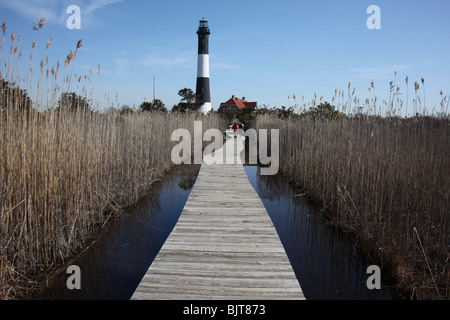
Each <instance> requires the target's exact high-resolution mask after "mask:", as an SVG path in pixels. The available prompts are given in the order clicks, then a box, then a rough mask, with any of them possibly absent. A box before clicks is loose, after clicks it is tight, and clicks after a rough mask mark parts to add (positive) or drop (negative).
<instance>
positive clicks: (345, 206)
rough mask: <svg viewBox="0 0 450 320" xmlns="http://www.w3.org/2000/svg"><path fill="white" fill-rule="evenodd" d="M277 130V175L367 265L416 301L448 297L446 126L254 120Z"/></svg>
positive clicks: (421, 121)
mask: <svg viewBox="0 0 450 320" xmlns="http://www.w3.org/2000/svg"><path fill="white" fill-rule="evenodd" d="M257 127H258V128H278V129H280V170H281V171H282V172H283V174H285V175H286V176H288V177H289V178H290V180H291V181H292V182H293V183H294V184H295V185H296V186H297V187H299V188H302V189H304V191H303V192H307V193H308V194H309V195H310V196H311V197H312V198H314V199H316V201H319V202H320V203H322V204H323V207H324V209H326V210H325V212H326V213H327V215H328V217H329V218H330V219H331V222H332V223H333V224H335V225H337V226H339V227H340V228H342V229H343V230H345V231H346V232H347V233H349V234H350V235H351V236H352V237H354V239H355V241H356V242H357V243H358V244H359V247H360V248H362V249H364V250H366V251H367V252H368V253H369V254H370V256H371V259H372V260H371V261H373V264H378V265H381V266H386V267H387V269H390V270H392V272H393V273H394V274H395V276H396V279H397V281H398V284H399V287H401V288H402V289H407V292H409V294H411V295H412V294H414V295H415V296H417V297H419V298H447V299H448V298H449V297H450V275H449V268H450V261H449V260H450V243H449V241H450V238H449V237H450V217H449V208H450V197H449V195H450V166H449V159H450V149H449V145H450V122H449V121H448V119H440V120H439V119H434V118H429V117H418V118H410V119H399V118H390V119H389V118H388V119H381V118H379V117H363V118H361V117H360V118H356V119H355V118H354V119H341V120H335V121H325V120H324V121H313V120H308V119H302V118H291V119H288V120H280V119H278V118H276V117H274V116H269V115H265V116H259V117H258V118H257Z"/></svg>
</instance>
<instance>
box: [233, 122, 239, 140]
mask: <svg viewBox="0 0 450 320" xmlns="http://www.w3.org/2000/svg"><path fill="white" fill-rule="evenodd" d="M238 128H239V127H238V125H237V124H236V122H235V123H234V125H233V131H234V137H235V138H236V130H237V129H238Z"/></svg>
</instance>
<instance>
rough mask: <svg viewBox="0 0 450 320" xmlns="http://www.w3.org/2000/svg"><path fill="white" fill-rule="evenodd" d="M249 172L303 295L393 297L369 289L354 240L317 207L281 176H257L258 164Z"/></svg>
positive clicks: (321, 296) (355, 297) (251, 167)
mask: <svg viewBox="0 0 450 320" xmlns="http://www.w3.org/2000/svg"><path fill="white" fill-rule="evenodd" d="M245 170H246V172H247V176H248V178H249V180H250V182H251V183H252V185H253V187H254V188H255V190H256V191H257V193H258V195H259V196H260V198H261V200H262V202H263V203H264V206H265V207H266V210H267V212H268V213H269V215H270V217H271V219H272V221H273V223H274V225H275V228H276V229H277V232H278V235H279V236H280V239H281V242H282V243H283V245H284V248H285V250H286V253H287V254H288V256H289V259H290V261H291V264H292V266H293V268H294V271H295V273H296V275H297V279H298V280H299V282H300V285H301V287H302V289H303V292H304V294H305V297H306V299H333V300H337V299H353V300H356V299H367V300H368V299H392V296H391V294H390V292H389V291H388V290H387V289H386V287H384V288H383V282H382V289H381V290H369V289H368V288H367V286H366V281H367V278H368V277H369V276H370V275H368V274H367V273H366V270H367V267H368V266H369V265H371V264H372V263H370V261H366V260H365V259H364V257H362V256H361V255H360V254H358V252H357V250H356V249H355V246H354V243H353V242H352V241H351V239H349V238H348V237H346V236H345V235H344V234H343V233H341V232H338V231H337V230H335V229H333V228H331V227H329V226H327V225H326V224H325V223H324V221H323V220H322V219H321V217H320V210H319V208H318V207H317V206H314V205H313V204H311V203H309V202H308V201H307V200H306V199H304V198H303V197H299V196H296V195H295V190H294V189H293V187H292V186H291V185H290V184H289V183H288V182H287V180H286V179H283V178H282V176H280V175H275V176H261V175H259V167H257V166H246V167H245Z"/></svg>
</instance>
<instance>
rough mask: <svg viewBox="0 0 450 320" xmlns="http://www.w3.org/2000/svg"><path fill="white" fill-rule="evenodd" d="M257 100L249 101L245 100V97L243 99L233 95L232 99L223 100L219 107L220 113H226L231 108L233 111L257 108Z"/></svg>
mask: <svg viewBox="0 0 450 320" xmlns="http://www.w3.org/2000/svg"><path fill="white" fill-rule="evenodd" d="M256 104H257V103H256V102H248V101H247V100H245V97H243V98H242V99H239V98H236V96H234V95H233V96H232V97H231V99H230V100H228V101H227V102H222V103H221V104H220V107H219V113H220V114H225V113H226V112H227V110H231V111H233V112H241V111H242V110H244V109H247V108H250V109H256Z"/></svg>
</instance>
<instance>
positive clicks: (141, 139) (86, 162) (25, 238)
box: [0, 20, 220, 299]
mask: <svg viewBox="0 0 450 320" xmlns="http://www.w3.org/2000/svg"><path fill="white" fill-rule="evenodd" d="M43 25H44V24H43V20H42V21H40V22H39V23H36V26H35V29H36V30H37V31H38V30H39V29H40V28H41V27H43ZM2 29H3V31H4V33H3V38H2V53H1V55H2V58H1V59H2V66H3V58H4V54H3V46H4V43H5V34H6V26H5V25H3V26H2ZM11 41H12V44H11V48H12V50H11V54H10V56H9V58H8V59H9V60H8V61H7V62H5V63H6V66H7V67H6V69H2V74H1V78H2V79H4V80H5V81H3V82H2V88H1V97H2V99H1V100H0V112H1V113H0V141H1V144H0V200H1V202H0V231H1V232H0V263H1V264H0V299H17V298H28V297H30V296H31V294H32V292H33V289H35V288H37V287H39V286H40V285H41V281H42V280H43V279H45V274H46V273H47V272H48V271H49V270H52V269H54V268H56V267H57V266H59V265H61V264H62V263H64V262H65V261H67V260H68V259H70V257H71V256H72V254H73V253H74V252H76V251H77V250H79V249H80V248H81V247H83V246H85V245H86V243H88V242H89V241H91V240H92V239H90V237H92V235H93V234H94V233H95V230H98V229H99V228H102V227H103V226H104V225H105V224H106V223H107V222H108V220H109V219H111V217H113V216H116V215H120V214H121V213H122V208H123V207H124V206H127V205H130V204H133V203H135V202H136V201H138V200H139V199H140V198H141V197H142V196H144V195H145V194H146V192H147V191H148V190H149V189H150V188H151V187H152V184H153V183H154V182H155V181H157V180H158V179H161V178H162V177H163V176H164V173H165V172H166V171H167V170H169V169H170V168H172V167H173V163H172V161H171V148H172V147H173V146H174V145H175V144H176V142H171V140H170V138H171V133H172V131H174V130H175V129H178V128H186V129H188V130H190V131H191V132H193V127H194V121H195V120H202V121H203V130H207V129H208V128H219V127H220V124H219V121H220V120H219V118H218V117H216V116H214V115H211V116H202V115H198V114H194V113H191V114H176V113H171V114H167V113H149V112H141V113H139V112H136V113H132V114H126V115H119V114H116V113H101V112H98V111H97V112H94V111H91V110H84V111H83V112H80V111H73V110H70V108H68V107H64V106H59V108H57V106H58V99H59V96H60V95H61V93H63V92H69V91H68V90H71V89H74V90H75V84H76V85H77V89H76V90H77V92H78V94H79V95H80V96H84V97H86V96H87V97H88V101H89V102H90V104H91V105H92V104H93V102H92V101H93V98H92V92H93V91H94V90H92V88H91V90H90V92H91V96H89V95H86V94H87V92H88V89H89V87H88V89H86V87H84V88H80V87H79V84H80V80H82V79H83V78H84V79H85V80H86V84H89V83H90V78H92V71H90V74H89V75H87V76H84V77H81V76H79V75H75V74H73V68H72V70H70V71H68V70H66V69H60V64H59V59H58V61H57V64H56V67H55V66H50V64H49V59H48V57H47V56H46V57H45V58H44V59H42V62H41V63H40V75H39V78H38V82H37V83H34V85H32V83H33V78H32V74H33V65H34V63H33V61H34V60H35V59H36V57H35V56H33V55H34V53H35V50H36V46H37V43H36V42H33V45H32V53H31V55H30V69H29V70H28V72H27V78H26V79H25V80H23V79H21V75H20V71H19V70H20V68H19V67H18V66H19V65H20V62H19V59H20V57H19V56H18V55H17V54H16V53H17V50H14V47H15V43H14V41H15V39H12V40H11ZM50 44H51V43H50V42H49V43H47V49H48V48H49V46H50ZM80 47H81V41H80V42H78V43H77V45H76V49H75V50H74V51H73V52H72V51H70V53H69V55H68V56H67V58H66V61H65V62H66V63H65V66H64V68H65V67H68V66H69V65H70V63H72V64H73V63H74V62H75V61H74V59H75V58H76V56H77V55H78V53H79V52H78V49H79V48H80ZM15 52H16V53H15ZM14 66H15V67H14ZM5 71H6V73H5ZM61 71H62V72H63V74H67V76H64V77H63V78H59V77H58V72H61ZM99 71H100V67H99ZM22 82H24V83H27V84H28V86H27V87H28V88H34V89H36V91H35V95H33V96H36V97H39V99H37V98H36V100H35V101H33V102H32V103H31V102H30V98H29V97H28V91H27V90H22V89H20V86H19V84H20V83H22ZM98 95H99V94H98ZM110 103H111V101H110V100H109V94H108V98H107V101H106V104H107V105H110ZM38 110H39V111H38Z"/></svg>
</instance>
